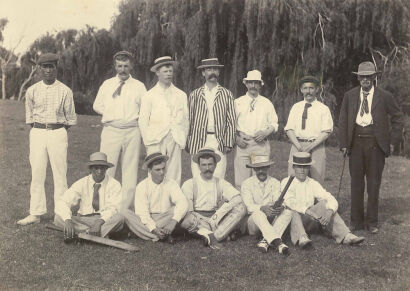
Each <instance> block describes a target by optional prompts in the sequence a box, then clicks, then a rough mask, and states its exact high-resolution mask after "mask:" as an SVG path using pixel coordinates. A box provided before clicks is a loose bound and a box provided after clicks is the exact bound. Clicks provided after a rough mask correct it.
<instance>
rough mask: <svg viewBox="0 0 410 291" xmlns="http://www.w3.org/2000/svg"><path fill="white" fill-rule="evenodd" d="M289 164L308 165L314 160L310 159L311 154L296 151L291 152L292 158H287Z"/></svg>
mask: <svg viewBox="0 0 410 291" xmlns="http://www.w3.org/2000/svg"><path fill="white" fill-rule="evenodd" d="M289 163H290V164H293V165H299V166H310V165H312V164H314V163H315V162H314V161H312V155H311V154H309V153H305V152H296V153H293V157H292V160H289Z"/></svg>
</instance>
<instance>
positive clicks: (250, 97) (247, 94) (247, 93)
mask: <svg viewBox="0 0 410 291" xmlns="http://www.w3.org/2000/svg"><path fill="white" fill-rule="evenodd" d="M245 96H246V97H248V98H249V99H252V100H253V99H255V100H256V99H258V98H259V97H260V96H261V95H260V94H258V96H256V97H252V96H251V95H249V92H246V94H245Z"/></svg>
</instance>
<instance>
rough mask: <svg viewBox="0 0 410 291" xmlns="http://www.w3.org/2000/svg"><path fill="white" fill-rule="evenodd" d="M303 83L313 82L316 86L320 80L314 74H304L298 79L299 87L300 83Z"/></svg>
mask: <svg viewBox="0 0 410 291" xmlns="http://www.w3.org/2000/svg"><path fill="white" fill-rule="evenodd" d="M304 83H313V84H315V85H316V86H319V85H320V81H319V79H318V78H316V77H314V76H304V77H302V78H301V79H300V80H299V87H300V86H302V84H304Z"/></svg>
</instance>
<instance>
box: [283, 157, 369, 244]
mask: <svg viewBox="0 0 410 291" xmlns="http://www.w3.org/2000/svg"><path fill="white" fill-rule="evenodd" d="M289 163H291V164H292V166H293V169H294V170H295V180H294V181H293V182H292V184H291V185H290V187H289V189H288V192H287V193H286V196H285V201H284V204H285V206H286V207H288V208H289V209H292V210H294V214H293V218H292V222H291V230H290V234H291V239H292V243H293V244H294V245H296V244H297V243H299V246H300V247H301V248H306V247H308V246H310V245H311V244H312V241H311V240H310V239H309V237H308V235H307V234H306V232H305V226H306V228H307V231H308V232H309V231H310V230H311V229H313V228H314V227H316V228H317V227H318V226H321V228H322V229H323V230H324V231H325V232H326V233H328V234H329V235H330V236H332V237H333V238H334V239H335V240H336V242H337V243H343V244H347V245H355V244H360V243H362V242H363V241H364V237H357V236H355V235H354V234H352V233H351V232H350V230H349V228H348V227H347V226H346V224H345V223H344V221H343V220H342V218H341V217H340V215H339V214H338V213H337V208H338V203H337V201H336V199H335V198H334V197H333V196H332V195H331V194H330V193H329V192H327V191H326V190H325V189H324V188H323V187H322V186H321V185H320V184H319V183H318V182H317V181H315V180H314V179H312V178H310V177H308V174H309V170H310V166H311V165H312V163H313V162H312V156H311V154H309V153H305V152H295V153H294V154H293V159H292V161H289ZM288 179H289V177H287V178H285V179H283V181H282V185H284V184H286V183H287V180H288ZM315 201H317V203H315Z"/></svg>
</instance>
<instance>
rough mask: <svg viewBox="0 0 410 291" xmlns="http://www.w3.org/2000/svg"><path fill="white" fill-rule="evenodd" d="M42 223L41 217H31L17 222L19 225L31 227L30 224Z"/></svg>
mask: <svg viewBox="0 0 410 291" xmlns="http://www.w3.org/2000/svg"><path fill="white" fill-rule="evenodd" d="M39 222H40V216H38V215H31V214H30V215H29V216H27V217H26V218H23V219H20V220H19V221H17V224H18V225H29V224H35V223H39Z"/></svg>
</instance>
